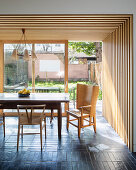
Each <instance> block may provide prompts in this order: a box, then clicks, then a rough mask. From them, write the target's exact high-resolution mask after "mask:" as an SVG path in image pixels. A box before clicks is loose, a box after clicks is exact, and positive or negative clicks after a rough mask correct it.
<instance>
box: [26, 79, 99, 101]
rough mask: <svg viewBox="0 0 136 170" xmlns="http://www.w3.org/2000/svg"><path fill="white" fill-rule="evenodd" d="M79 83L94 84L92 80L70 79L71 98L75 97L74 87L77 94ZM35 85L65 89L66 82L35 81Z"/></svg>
mask: <svg viewBox="0 0 136 170" xmlns="http://www.w3.org/2000/svg"><path fill="white" fill-rule="evenodd" d="M77 83H82V84H92V82H88V81H69V83H68V88H69V93H70V98H71V99H73V90H72V89H73V88H75V94H76V85H77ZM31 86H32V83H31V82H29V87H31ZM35 86H37V87H59V88H60V89H61V91H62V92H63V91H64V82H62V81H35ZM98 99H99V100H102V91H101V90H99V96H98Z"/></svg>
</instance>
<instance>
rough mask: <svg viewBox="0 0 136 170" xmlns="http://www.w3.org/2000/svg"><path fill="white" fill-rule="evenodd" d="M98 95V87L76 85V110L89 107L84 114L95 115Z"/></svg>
mask: <svg viewBox="0 0 136 170" xmlns="http://www.w3.org/2000/svg"><path fill="white" fill-rule="evenodd" d="M98 95H99V86H96V85H95V86H94V85H86V84H77V105H76V106H77V109H78V108H79V107H81V106H87V105H91V109H86V110H85V113H91V114H94V113H96V102H97V98H98Z"/></svg>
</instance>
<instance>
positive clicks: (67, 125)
mask: <svg viewBox="0 0 136 170" xmlns="http://www.w3.org/2000/svg"><path fill="white" fill-rule="evenodd" d="M68 129H69V113H68V112H67V130H68Z"/></svg>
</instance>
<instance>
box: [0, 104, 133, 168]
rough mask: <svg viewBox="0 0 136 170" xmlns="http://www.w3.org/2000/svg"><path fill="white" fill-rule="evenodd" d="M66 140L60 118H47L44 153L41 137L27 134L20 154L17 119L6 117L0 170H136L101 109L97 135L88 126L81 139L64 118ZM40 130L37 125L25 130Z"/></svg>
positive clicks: (129, 154)
mask: <svg viewBox="0 0 136 170" xmlns="http://www.w3.org/2000/svg"><path fill="white" fill-rule="evenodd" d="M62 123H63V126H62V139H61V141H59V140H58V136H57V118H55V119H54V120H53V124H52V125H50V120H49V118H47V138H46V140H45V139H44V138H43V151H42V152H41V150H40V136H39V135H25V136H24V137H23V140H22V139H21V138H20V147H19V152H17V151H16V145H17V144H16V141H17V118H6V137H5V139H4V138H3V129H2V127H0V169H2V170H5V169H52V170H55V169H58V170H63V169H64V170H67V169H70V170H71V169H73V170H91V169H95V170H97V169H98V170H101V169H102V170H104V169H105V170H106V169H107V170H109V169H111V170H112V169H122V170H125V169H128V170H130V169H136V156H135V154H132V153H130V152H129V150H128V149H127V146H126V145H125V144H124V143H123V142H122V140H121V139H120V138H119V136H118V135H117V134H116V133H115V132H114V130H113V129H112V128H111V126H110V125H109V124H108V123H107V122H106V121H105V119H104V118H103V117H102V116H101V111H100V108H99V105H98V107H97V133H96V134H95V133H94V131H93V127H87V128H85V129H84V130H82V132H81V139H80V140H79V139H78V137H77V129H76V128H75V127H73V126H70V129H69V132H67V131H66V118H63V122H62ZM25 130H27V132H28V131H38V128H37V127H36V126H33V128H32V127H31V128H29V129H28V127H27V128H24V131H25Z"/></svg>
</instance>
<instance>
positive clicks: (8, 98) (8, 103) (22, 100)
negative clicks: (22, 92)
mask: <svg viewBox="0 0 136 170" xmlns="http://www.w3.org/2000/svg"><path fill="white" fill-rule="evenodd" d="M62 103H68V104H69V94H68V93H31V94H30V95H29V97H19V96H18V93H0V104H1V106H0V109H16V108H17V105H33V104H34V105H35V104H36V105H37V104H46V109H56V110H58V137H59V139H61V127H62V108H61V104H62Z"/></svg>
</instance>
